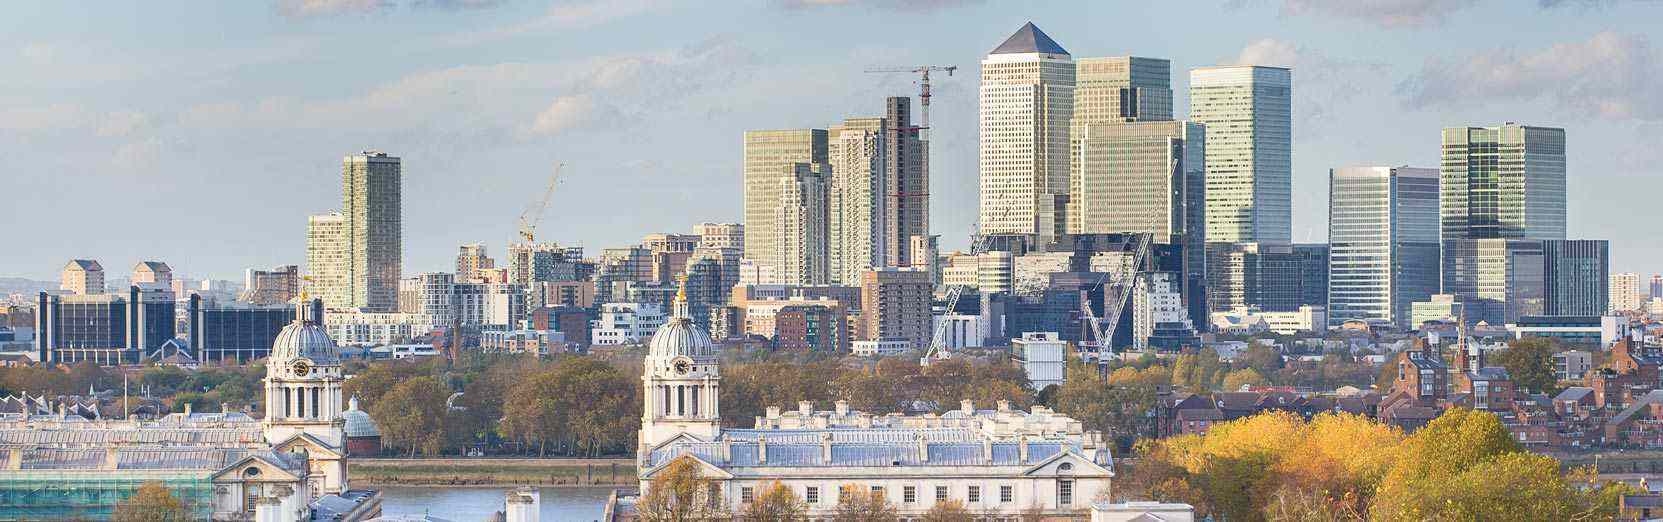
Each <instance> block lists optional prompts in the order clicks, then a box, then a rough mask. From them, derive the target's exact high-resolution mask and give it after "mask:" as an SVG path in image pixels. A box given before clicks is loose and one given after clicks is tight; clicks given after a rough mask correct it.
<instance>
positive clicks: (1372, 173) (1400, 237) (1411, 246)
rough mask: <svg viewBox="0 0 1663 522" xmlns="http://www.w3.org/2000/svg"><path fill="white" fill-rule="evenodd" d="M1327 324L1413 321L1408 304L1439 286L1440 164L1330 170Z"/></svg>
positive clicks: (1402, 323)
mask: <svg viewBox="0 0 1663 522" xmlns="http://www.w3.org/2000/svg"><path fill="white" fill-rule="evenodd" d="M1328 244H1329V248H1330V253H1329V261H1328V266H1329V272H1328V273H1329V276H1328V299H1327V300H1328V324H1329V325H1331V326H1339V325H1341V324H1344V323H1345V322H1346V321H1349V320H1363V321H1370V320H1377V321H1389V322H1391V323H1393V324H1395V325H1397V326H1398V327H1400V328H1413V327H1415V326H1418V325H1414V324H1411V315H1410V306H1411V305H1412V304H1413V303H1414V302H1416V301H1425V300H1427V299H1430V298H1431V296H1432V295H1433V294H1436V293H1438V288H1439V287H1438V285H1439V282H1438V171H1437V170H1434V169H1423V168H1412V167H1342V168H1338V169H1332V170H1329V171H1328Z"/></svg>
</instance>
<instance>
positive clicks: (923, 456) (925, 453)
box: [915, 431, 930, 462]
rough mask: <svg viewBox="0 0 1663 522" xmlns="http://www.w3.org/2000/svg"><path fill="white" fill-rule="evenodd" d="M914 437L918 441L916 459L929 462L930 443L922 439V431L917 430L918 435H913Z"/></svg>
mask: <svg viewBox="0 0 1663 522" xmlns="http://www.w3.org/2000/svg"><path fill="white" fill-rule="evenodd" d="M915 439H916V440H917V441H918V461H919V462H929V461H930V443H929V441H926V440H924V432H922V431H920V432H918V435H917V436H916V437H915Z"/></svg>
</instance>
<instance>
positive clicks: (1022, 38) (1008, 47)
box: [988, 22, 1068, 54]
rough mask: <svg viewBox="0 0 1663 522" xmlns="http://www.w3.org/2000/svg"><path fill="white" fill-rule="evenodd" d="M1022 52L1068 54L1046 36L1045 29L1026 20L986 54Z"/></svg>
mask: <svg viewBox="0 0 1663 522" xmlns="http://www.w3.org/2000/svg"><path fill="white" fill-rule="evenodd" d="M1022 53H1043V54H1068V50H1067V49H1063V48H1062V46H1061V45H1058V44H1057V41H1056V40H1052V39H1051V37H1050V36H1047V35H1046V34H1045V31H1041V30H1039V27H1038V26H1035V25H1034V23H1033V22H1028V23H1026V24H1023V25H1022V28H1021V29H1017V30H1016V32H1015V33H1013V34H1011V36H1010V38H1006V39H1005V43H1002V44H999V46H998V47H995V48H993V52H990V53H988V54H1022Z"/></svg>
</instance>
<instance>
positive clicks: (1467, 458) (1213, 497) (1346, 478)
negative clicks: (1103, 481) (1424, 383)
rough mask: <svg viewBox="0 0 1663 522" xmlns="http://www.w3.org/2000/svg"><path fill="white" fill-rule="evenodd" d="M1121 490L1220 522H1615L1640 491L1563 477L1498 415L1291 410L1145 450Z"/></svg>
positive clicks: (1577, 475)
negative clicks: (1406, 430) (1407, 426)
mask: <svg viewBox="0 0 1663 522" xmlns="http://www.w3.org/2000/svg"><path fill="white" fill-rule="evenodd" d="M1138 454H1139V457H1140V458H1139V459H1138V460H1137V462H1136V463H1135V464H1132V466H1131V468H1132V469H1131V472H1130V473H1129V474H1128V475H1127V479H1126V480H1123V481H1119V482H1118V483H1117V484H1116V489H1117V490H1119V491H1120V492H1121V494H1122V495H1124V496H1127V497H1129V498H1149V499H1155V500H1160V501H1169V502H1184V503H1188V504H1191V505H1193V506H1195V507H1196V514H1197V516H1198V517H1199V516H1207V515H1211V516H1213V517H1215V518H1219V519H1222V520H1359V521H1360V520H1384V521H1393V520H1403V521H1411V520H1520V521H1531V520H1541V521H1560V520H1610V519H1612V518H1613V517H1615V516H1616V514H1617V513H1616V510H1617V499H1618V498H1619V496H1620V495H1622V494H1625V493H1633V492H1635V491H1634V490H1633V489H1631V488H1629V487H1628V486H1625V485H1623V484H1621V483H1598V482H1596V481H1595V480H1594V478H1593V474H1592V472H1591V471H1587V470H1581V471H1576V472H1573V473H1571V474H1569V475H1564V474H1562V473H1561V472H1560V466H1559V461H1558V460H1555V459H1553V458H1552V457H1547V456H1543V455H1538V454H1535V453H1531V452H1528V451H1526V450H1525V449H1524V448H1523V447H1521V446H1519V444H1518V442H1517V441H1515V440H1513V438H1512V437H1511V436H1510V435H1509V433H1508V431H1507V430H1506V428H1504V427H1503V426H1502V425H1501V421H1500V420H1499V419H1498V418H1497V417H1496V416H1495V415H1493V414H1490V413H1488V412H1480V411H1473V410H1466V409H1460V408H1456V409H1451V410H1449V411H1448V412H1446V413H1445V414H1444V415H1443V416H1441V417H1439V418H1438V419H1436V420H1434V421H1433V422H1432V423H1431V424H1429V425H1428V426H1427V427H1425V428H1423V429H1421V430H1419V431H1416V432H1415V433H1414V434H1413V435H1408V436H1405V435H1404V434H1403V432H1401V431H1399V430H1397V429H1395V428H1393V427H1391V426H1388V425H1385V424H1381V423H1378V422H1375V421H1372V420H1370V419H1368V418H1365V417H1361V416H1356V415H1350V414H1328V413H1325V414H1321V415H1318V416H1316V417H1315V418H1313V419H1312V420H1311V421H1309V422H1306V421H1304V420H1302V419H1301V418H1300V417H1299V416H1297V415H1294V414H1291V413H1286V412H1271V413H1264V414H1260V415H1256V416H1252V417H1247V418H1243V419H1239V420H1236V421H1232V422H1228V423H1224V424H1219V425H1216V426H1214V427H1213V428H1212V429H1211V430H1209V431H1208V432H1207V433H1206V434H1205V435H1182V436H1177V437H1169V438H1166V439H1162V440H1158V441H1147V440H1146V441H1142V442H1140V443H1139V448H1138Z"/></svg>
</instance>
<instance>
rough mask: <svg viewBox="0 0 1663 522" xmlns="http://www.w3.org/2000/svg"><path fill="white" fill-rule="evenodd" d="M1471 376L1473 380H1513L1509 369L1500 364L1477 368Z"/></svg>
mask: <svg viewBox="0 0 1663 522" xmlns="http://www.w3.org/2000/svg"><path fill="white" fill-rule="evenodd" d="M1471 377H1472V379H1473V380H1477V381H1510V380H1513V379H1512V377H1510V376H1508V375H1507V369H1506V368H1502V367H1500V366H1485V367H1483V368H1478V369H1475V370H1473V371H1472V373H1471Z"/></svg>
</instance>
